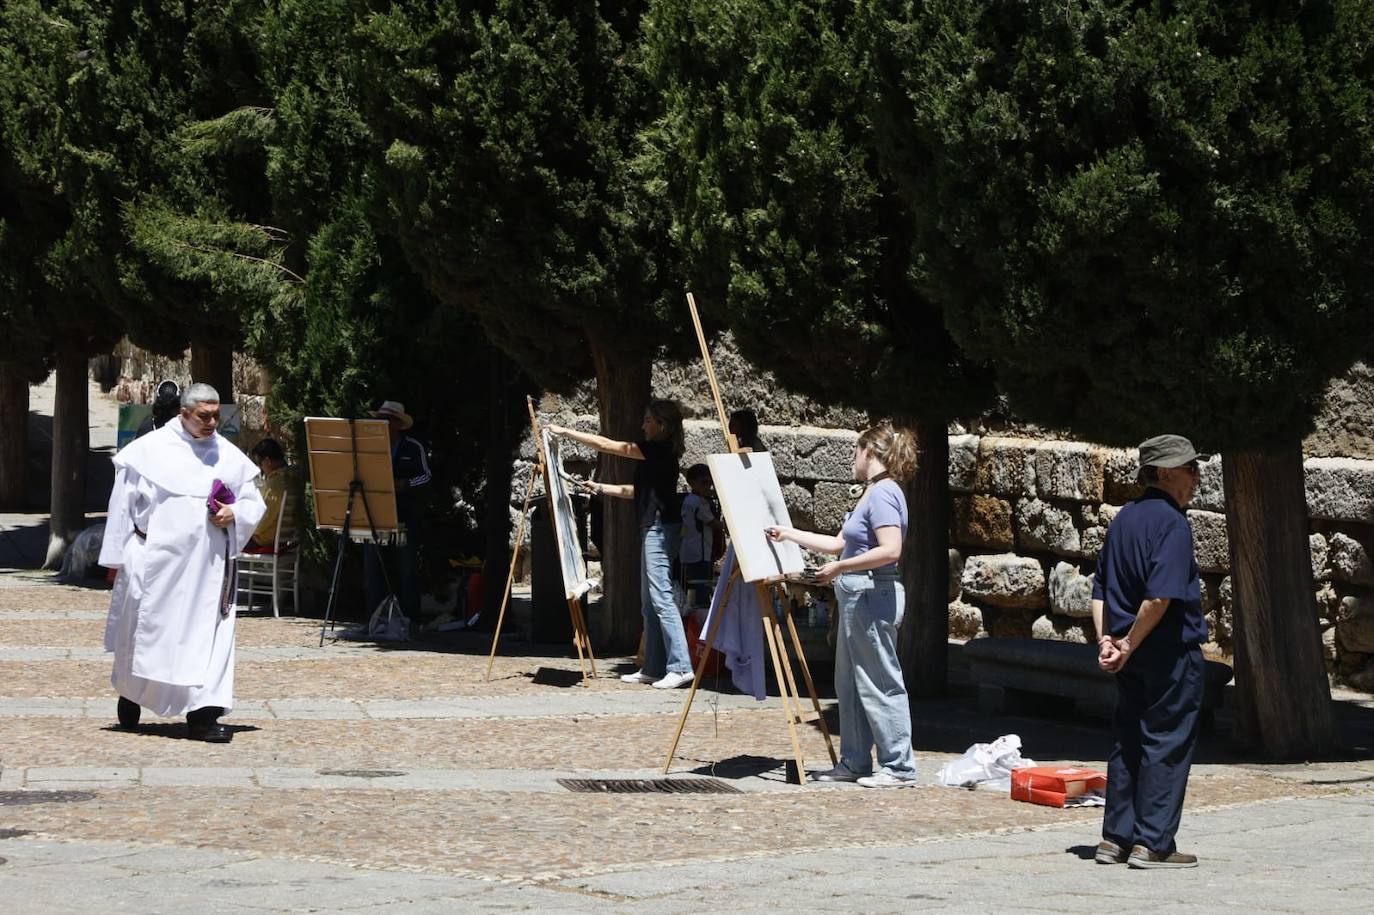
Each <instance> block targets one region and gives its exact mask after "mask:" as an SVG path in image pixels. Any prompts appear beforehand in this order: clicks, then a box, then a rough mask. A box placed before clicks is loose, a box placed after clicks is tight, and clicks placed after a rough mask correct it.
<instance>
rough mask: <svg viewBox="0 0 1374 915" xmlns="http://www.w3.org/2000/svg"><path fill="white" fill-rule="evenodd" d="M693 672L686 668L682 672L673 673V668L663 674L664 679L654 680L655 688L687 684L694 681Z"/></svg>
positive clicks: (671, 687)
mask: <svg viewBox="0 0 1374 915" xmlns="http://www.w3.org/2000/svg"><path fill="white" fill-rule="evenodd" d="M692 679H693V677H692V672H691V671H690V670H684V671H683V672H682V673H673V672H672V671H671V670H670V671H668V672H667V673H666V674H664V675H663V679H662V680H655V681H654V689H677V688H678V687H679V686H686V685H687V684H688V683H691V682H692Z"/></svg>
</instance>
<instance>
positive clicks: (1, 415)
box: [0, 363, 29, 511]
mask: <svg viewBox="0 0 1374 915" xmlns="http://www.w3.org/2000/svg"><path fill="white" fill-rule="evenodd" d="M28 425H29V384H28V382H27V381H25V380H24V379H23V378H22V377H20V375H19V373H18V372H16V371H14V369H12V368H10V367H9V366H7V365H4V364H3V363H0V509H12V510H14V511H23V510H24V509H26V508H27V507H28V504H27V503H28V494H27V492H26V490H25V488H24V456H25V454H24V450H25V448H26V447H27V445H28Z"/></svg>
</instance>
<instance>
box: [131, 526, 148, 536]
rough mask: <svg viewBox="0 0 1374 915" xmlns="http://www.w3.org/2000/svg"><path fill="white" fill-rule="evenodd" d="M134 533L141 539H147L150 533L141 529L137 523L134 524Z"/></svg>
mask: <svg viewBox="0 0 1374 915" xmlns="http://www.w3.org/2000/svg"><path fill="white" fill-rule="evenodd" d="M134 533H135V534H136V535H137V536H138V539H139V540H147V539H148V533H147V531H141V530H139V529H138V525H137V524H135V525H134Z"/></svg>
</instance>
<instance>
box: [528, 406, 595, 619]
mask: <svg viewBox="0 0 1374 915" xmlns="http://www.w3.org/2000/svg"><path fill="white" fill-rule="evenodd" d="M540 439H541V442H540V445H541V447H542V448H543V450H544V467H545V468H546V473H545V474H544V486H545V487H546V489H547V490H548V494H549V508H550V510H551V511H552V512H553V520H554V533H555V535H556V536H557V539H558V564H559V566H560V567H561V568H562V571H563V591H564V595H565V596H566V597H567V598H569V599H572V598H574V597H581V596H582V595H583V594H586V593H587V591H589V590H590V589H591V587H592V583H591V582H590V581H588V580H587V563H586V562H585V561H584V560H583V558H582V544H581V543H580V542H579V541H578V539H577V516H576V515H575V514H574V513H573V504H572V495H571V494H570V493H569V492H568V483H567V480H565V479H564V477H563V456H562V455H561V454H559V451H558V443H559V439H558V437H557V436H555V435H554V434H552V433H551V432H549V430H547V429H544V430H543V431H542V434H541V435H540Z"/></svg>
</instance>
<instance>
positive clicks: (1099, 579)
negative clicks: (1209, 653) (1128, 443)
mask: <svg viewBox="0 0 1374 915" xmlns="http://www.w3.org/2000/svg"><path fill="white" fill-rule="evenodd" d="M1165 597H1167V598H1169V608H1168V609H1167V610H1165V611H1164V616H1163V618H1162V619H1160V621H1159V624H1158V625H1157V626H1155V628H1154V629H1153V630H1152V631H1151V632H1150V634H1149V635H1148V636H1147V637H1146V638H1145V640H1144V641H1143V642H1142V643H1141V645H1140V647H1141V648H1144V647H1145V646H1150V647H1151V648H1157V647H1162V646H1164V645H1175V646H1177V645H1198V644H1201V643H1202V642H1205V641H1207V623H1206V621H1205V620H1203V618H1202V577H1201V575H1199V573H1198V567H1197V561H1196V560H1195V559H1194V558H1193V529H1192V526H1191V525H1189V524H1188V516H1187V515H1185V514H1184V513H1183V509H1181V508H1179V507H1178V504H1177V503H1176V502H1174V500H1173V499H1172V498H1171V497H1170V496H1169V494H1168V493H1166V492H1164V491H1163V490H1160V489H1155V488H1153V487H1152V488H1150V489H1147V490H1145V495H1143V496H1141V497H1140V498H1138V499H1136V500H1135V501H1134V502H1131V503H1130V504H1128V505H1126V506H1125V507H1123V508H1122V509H1121V511H1120V512H1118V513H1117V516H1116V519H1115V520H1113V521H1112V524H1111V527H1109V528H1107V541H1106V543H1104V544H1103V545H1102V553H1101V554H1100V555H1099V556H1098V557H1097V575H1096V577H1095V578H1094V580H1093V599H1094V600H1100V601H1103V602H1104V603H1105V604H1106V618H1105V621H1104V625H1105V627H1106V630H1107V632H1108V633H1109V634H1111V635H1114V636H1117V637H1120V636H1123V635H1125V634H1126V633H1127V632H1128V631H1130V628H1131V625H1132V624H1133V623H1134V622H1135V617H1136V613H1137V611H1139V610H1140V605H1141V604H1142V603H1144V602H1145V601H1146V600H1157V599H1159V598H1165Z"/></svg>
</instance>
